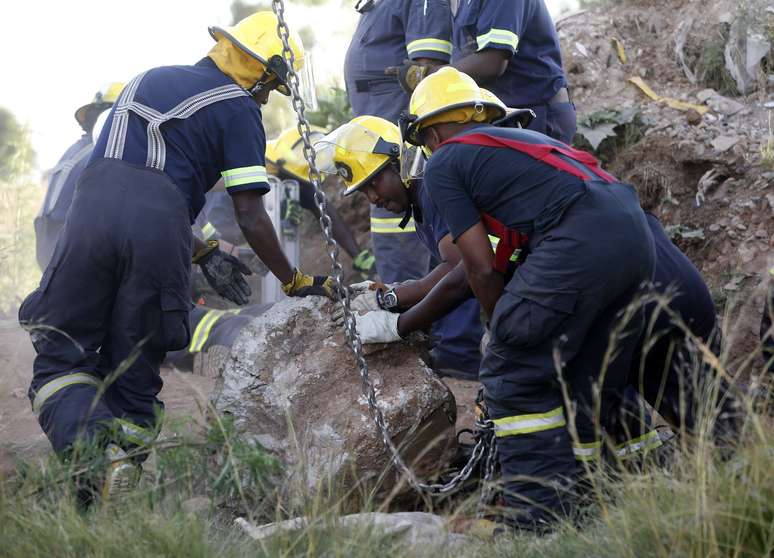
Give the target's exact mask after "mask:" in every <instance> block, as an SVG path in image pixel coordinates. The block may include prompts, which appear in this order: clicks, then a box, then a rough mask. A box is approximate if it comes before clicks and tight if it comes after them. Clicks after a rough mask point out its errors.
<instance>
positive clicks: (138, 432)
mask: <svg viewBox="0 0 774 558" xmlns="http://www.w3.org/2000/svg"><path fill="white" fill-rule="evenodd" d="M115 421H116V422H117V423H118V425H119V426H120V427H121V431H122V432H123V434H124V437H125V438H126V440H127V441H128V442H131V443H132V444H136V445H138V446H144V445H148V444H150V443H152V442H153V440H155V439H156V436H157V434H156V433H155V432H154V431H153V430H151V429H149V428H144V427H142V426H138V425H136V424H134V423H133V422H130V421H128V420H126V419H120V418H116V419H115Z"/></svg>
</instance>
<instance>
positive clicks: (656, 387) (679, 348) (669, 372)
mask: <svg viewBox="0 0 774 558" xmlns="http://www.w3.org/2000/svg"><path fill="white" fill-rule="evenodd" d="M646 215H647V220H648V225H649V226H650V231H651V234H652V235H653V239H654V241H655V247H656V271H655V275H654V279H653V283H654V291H655V292H656V293H659V294H662V295H665V296H667V297H669V298H670V303H669V308H670V310H672V311H673V312H674V313H676V315H677V316H678V317H679V318H680V319H681V320H682V322H683V323H684V324H685V325H686V326H687V328H688V329H689V331H690V332H691V333H692V334H693V335H695V336H696V337H697V338H699V339H701V340H702V341H703V342H704V343H707V344H708V345H710V346H714V348H715V349H717V346H716V345H718V344H719V343H718V341H719V340H718V339H716V338H715V336H716V335H717V333H718V332H717V331H716V330H715V322H716V310H715V303H714V302H713V300H712V295H711V294H710V291H709V288H708V287H707V284H706V283H705V282H704V279H703V278H702V276H701V274H700V273H699V270H698V269H696V266H694V265H693V262H691V260H690V259H688V257H687V256H686V255H685V254H683V253H682V252H681V251H680V250H679V249H678V248H677V247H676V246H675V245H674V244H672V241H671V240H670V239H669V237H668V236H667V235H666V233H665V232H664V229H663V227H662V226H661V223H660V222H659V220H658V219H657V218H656V217H655V216H654V215H652V214H650V213H648V214H646ZM645 323H646V324H647V325H646V329H645V331H644V332H643V335H642V338H641V340H640V342H639V345H638V348H637V352H636V355H635V359H634V361H633V363H632V368H631V372H630V375H629V382H630V384H631V385H632V386H633V387H634V388H636V389H637V391H638V392H639V393H640V394H641V395H642V396H643V397H644V398H645V400H646V401H647V402H648V403H649V404H650V405H651V406H652V407H653V408H654V409H656V410H657V411H658V412H659V414H661V415H662V416H663V417H665V418H666V419H667V420H669V421H670V423H671V424H672V425H673V426H674V427H675V428H677V429H678V430H680V431H683V430H685V431H688V432H695V431H696V428H697V426H698V425H697V415H696V411H697V407H698V406H701V405H705V404H706V401H702V400H700V398H701V397H702V395H701V394H702V393H703V392H701V391H699V393H697V392H696V391H695V389H696V387H699V386H700V384H702V383H703V382H705V381H708V380H709V381H712V378H711V374H710V373H709V370H707V368H706V367H703V366H701V365H698V364H696V363H693V362H692V360H691V357H690V352H689V345H690V344H691V342H690V341H689V340H688V339H687V336H686V333H685V331H684V330H683V329H681V328H680V327H678V326H677V325H676V323H675V321H674V318H673V317H672V316H671V315H670V314H668V313H667V312H665V311H663V310H660V309H659V308H658V305H657V304H656V303H652V304H648V305H647V306H646V307H645ZM646 343H647V349H645V348H644V347H645V344H646ZM643 351H644V354H643ZM699 389H700V390H701V387H699ZM719 404H720V408H721V412H720V417H719V419H718V420H717V421H716V422H717V424H716V434H717V435H718V437H719V438H720V439H722V438H723V437H726V436H729V435H731V436H733V430H734V428H735V419H736V418H737V417H738V413H739V407H738V405H737V401H736V399H735V397H734V396H733V395H732V394H731V393H730V392H729V391H728V386H727V384H725V382H723V381H722V380H721V388H720V393H719ZM643 414H644V413H641V415H643ZM624 425H626V426H627V427H629V428H630V429H631V430H632V431H636V426H634V427H632V426H631V424H630V423H629V424H627V421H624Z"/></svg>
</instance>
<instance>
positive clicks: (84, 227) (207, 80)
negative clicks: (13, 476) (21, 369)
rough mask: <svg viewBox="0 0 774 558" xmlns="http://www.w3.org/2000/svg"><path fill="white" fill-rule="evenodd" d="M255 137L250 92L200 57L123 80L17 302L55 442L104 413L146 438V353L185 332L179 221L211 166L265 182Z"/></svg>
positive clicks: (166, 347) (259, 135)
mask: <svg viewBox="0 0 774 558" xmlns="http://www.w3.org/2000/svg"><path fill="white" fill-rule="evenodd" d="M264 145H265V142H264V135H263V127H262V124H261V114H260V111H259V109H258V106H257V104H256V103H255V102H254V101H253V100H252V99H251V98H250V97H249V95H248V93H247V92H246V91H245V90H244V89H242V88H241V87H239V86H238V85H236V84H235V83H234V82H233V81H232V80H231V79H230V78H229V77H228V76H226V75H225V74H224V73H223V72H221V71H220V70H219V69H218V68H217V67H216V66H215V65H214V63H213V62H212V61H211V60H209V59H206V58H205V59H204V60H202V61H201V62H199V63H197V64H196V65H195V66H169V67H161V68H155V69H152V70H149V71H148V72H145V73H144V74H141V75H140V76H137V77H136V78H135V79H134V80H132V82H130V83H129V84H128V85H127V86H126V87H125V88H124V90H123V92H122V93H121V96H120V97H119V99H118V101H117V102H116V104H115V105H114V107H113V109H112V112H111V115H110V118H109V119H108V121H107V122H106V124H105V127H104V128H103V130H102V134H101V136H100V138H99V140H98V141H97V144H96V146H95V149H94V153H93V154H92V157H91V161H90V163H89V165H88V166H87V168H86V170H85V171H84V172H83V175H82V176H81V179H80V181H79V182H78V185H77V187H76V192H75V197H74V199H73V203H72V206H71V208H70V212H69V214H68V216H67V220H66V222H65V225H64V228H63V229H62V233H61V237H60V240H59V242H58V243H57V246H56V250H55V252H54V255H53V258H52V260H51V263H50V264H49V266H48V267H47V268H46V271H45V272H44V274H43V277H42V279H41V282H40V286H39V287H38V289H37V290H35V291H34V292H33V293H32V294H30V296H28V297H27V299H26V300H25V301H24V303H23V304H22V306H21V308H20V309H19V318H20V321H21V322H22V323H23V324H25V325H26V326H27V327H31V328H33V331H32V338H33V344H34V345H35V349H36V351H37V353H38V354H37V357H36V359H35V364H34V376H33V380H32V385H31V386H30V392H29V394H30V398H31V399H32V401H33V409H34V411H35V413H36V414H37V415H38V419H39V421H40V424H41V426H42V427H43V430H44V431H45V432H46V434H47V436H48V437H49V440H50V441H51V443H52V445H53V447H54V449H55V450H56V451H57V452H61V451H65V450H67V449H68V448H69V447H70V446H71V445H72V444H73V442H74V441H75V440H76V439H77V438H80V437H83V438H97V437H99V436H102V435H104V434H103V433H104V432H105V431H106V430H108V429H111V430H112V429H114V428H115V427H116V425H119V426H120V427H121V430H122V431H123V433H124V435H125V439H126V440H127V441H129V442H145V441H148V439H149V437H150V435H149V432H151V431H152V430H153V428H154V426H155V425H156V423H157V416H158V413H159V412H160V410H161V408H162V403H161V402H160V401H159V400H158V399H157V398H156V396H157V395H158V392H159V390H160V389H161V386H162V381H161V377H160V375H159V364H160V363H161V361H162V359H163V358H164V354H165V353H166V352H167V351H171V350H176V349H182V348H183V347H186V346H187V345H188V343H189V341H190V328H189V322H188V311H189V309H190V307H191V302H190V292H189V276H190V269H191V242H192V237H191V223H192V222H193V220H194V218H195V216H196V214H197V213H198V212H199V210H200V209H201V207H202V205H203V204H204V194H205V192H206V191H207V190H208V189H209V188H211V187H212V186H213V185H214V184H215V182H216V181H217V180H218V179H219V178H220V177H221V176H222V177H223V179H224V182H225V186H226V189H227V191H228V192H230V193H234V192H240V191H244V190H257V191H259V192H265V191H267V190H268V188H269V185H268V182H267V179H266V170H265V167H264V161H263V153H264ZM113 373H116V374H117V376H116V377H115V378H111V380H112V381H111V382H109V383H105V382H104V380H105V378H106V377H108V376H109V375H111V374H113ZM102 390H104V393H103V394H102V396H101V398H100V399H99V400H98V401H95V399H96V398H97V397H98V396H99V394H100V393H101V391H102ZM117 441H118V442H119V443H121V442H122V440H117Z"/></svg>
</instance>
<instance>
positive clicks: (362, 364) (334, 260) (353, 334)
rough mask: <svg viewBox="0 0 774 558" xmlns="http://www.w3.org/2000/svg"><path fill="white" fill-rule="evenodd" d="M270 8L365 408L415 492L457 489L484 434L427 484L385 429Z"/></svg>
mask: <svg viewBox="0 0 774 558" xmlns="http://www.w3.org/2000/svg"><path fill="white" fill-rule="evenodd" d="M271 7H272V10H273V11H274V13H275V14H276V16H277V33H278V34H279V37H280V39H281V40H282V55H283V58H284V59H285V61H286V62H287V65H288V74H287V85H288V88H289V89H290V93H291V100H292V104H293V109H294V110H295V112H296V115H297V116H298V132H299V134H300V135H301V139H302V140H303V142H304V158H305V159H306V162H307V163H308V164H309V181H310V182H311V183H312V185H313V186H314V201H315V204H316V205H317V208H318V210H319V211H320V227H321V228H322V232H323V236H324V237H325V243H326V245H327V247H328V255H329V256H330V259H331V272H332V276H333V279H334V281H335V283H336V290H337V292H338V296H339V303H340V304H341V307H342V309H343V311H344V330H345V332H346V336H347V341H348V342H349V346H350V348H351V349H352V352H353V353H354V355H355V360H356V362H357V367H358V371H359V373H360V379H361V382H362V387H363V394H364V395H365V397H366V400H367V402H368V410H369V412H370V414H371V417H372V418H373V420H374V423H376V427H377V430H378V431H379V434H380V436H381V438H382V442H383V443H384V446H385V447H386V448H387V450H388V452H389V453H390V454H391V459H392V462H394V463H395V464H396V466H397V467H398V469H399V470H400V471H401V472H402V473H403V474H404V475H405V476H406V478H407V479H408V482H409V484H410V485H411V486H412V487H413V488H414V489H415V490H417V491H418V492H427V493H430V494H448V493H451V492H454V491H456V490H457V489H458V488H459V487H460V486H461V485H462V483H463V482H465V481H466V480H467V479H468V478H469V477H470V475H471V473H472V471H473V468H474V467H475V465H476V464H477V463H478V462H479V461H480V459H481V457H482V456H483V454H484V450H485V449H486V447H485V446H486V442H485V439H486V436H481V437H480V438H479V440H478V442H477V443H476V446H475V447H474V448H473V454H472V456H471V458H470V460H469V461H468V463H467V464H466V465H465V467H463V468H462V470H461V471H460V472H459V473H458V474H457V475H455V476H454V477H453V478H452V479H451V480H450V481H449V482H447V483H445V484H427V483H423V482H421V481H420V480H419V479H418V478H417V476H416V475H415V474H414V472H413V471H412V470H411V469H410V468H409V467H408V465H406V462H405V461H404V460H403V458H402V457H401V455H400V453H399V452H398V449H397V448H396V447H395V444H393V442H392V439H391V438H390V434H389V430H388V429H387V423H386V421H385V419H384V414H383V413H382V410H381V409H380V408H379V406H378V405H377V401H376V388H375V387H374V384H373V382H372V381H371V378H370V376H369V373H368V364H367V363H366V360H365V356H364V355H363V345H362V342H361V340H360V335H359V334H358V332H357V328H356V322H355V316H354V314H353V313H352V310H351V308H350V293H349V289H348V288H347V286H346V285H344V281H343V267H342V265H341V263H340V262H339V245H338V243H337V242H336V241H335V240H334V239H333V233H332V231H331V218H330V216H329V214H328V202H327V198H326V196H325V192H323V189H322V176H321V174H320V169H318V168H317V161H316V154H315V150H314V148H313V147H312V143H311V141H310V139H309V135H310V133H311V129H310V127H309V122H308V121H307V119H306V115H305V112H306V107H305V106H304V101H303V99H302V98H301V95H300V94H299V78H298V74H297V73H296V71H295V68H294V63H295V55H294V53H293V51H292V50H291V48H290V43H289V37H290V29H289V28H288V25H287V23H286V21H285V6H284V3H283V0H272V6H271Z"/></svg>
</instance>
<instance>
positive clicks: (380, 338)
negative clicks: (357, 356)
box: [355, 310, 402, 343]
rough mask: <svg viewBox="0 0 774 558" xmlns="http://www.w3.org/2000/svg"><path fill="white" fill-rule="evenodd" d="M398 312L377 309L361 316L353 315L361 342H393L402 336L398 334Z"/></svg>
mask: <svg viewBox="0 0 774 558" xmlns="http://www.w3.org/2000/svg"><path fill="white" fill-rule="evenodd" d="M398 318H400V314H396V313H394V312H387V311H386V310H377V311H375V312H368V313H367V314H364V315H362V316H360V315H357V314H356V315H355V322H356V327H357V332H358V333H359V334H360V341H362V342H363V343H394V342H395V341H400V340H401V339H402V338H401V336H400V335H399V334H398Z"/></svg>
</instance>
